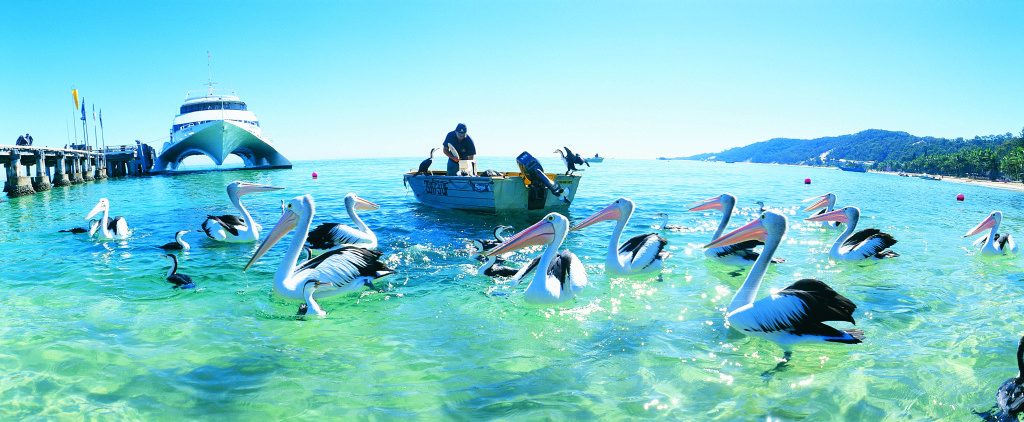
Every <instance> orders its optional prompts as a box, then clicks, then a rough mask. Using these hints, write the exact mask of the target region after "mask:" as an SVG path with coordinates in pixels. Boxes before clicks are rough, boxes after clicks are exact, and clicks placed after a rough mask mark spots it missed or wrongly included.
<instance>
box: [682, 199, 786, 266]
mask: <svg viewBox="0 0 1024 422" xmlns="http://www.w3.org/2000/svg"><path fill="white" fill-rule="evenodd" d="M759 203H760V202H759ZM760 204H762V209H763V205H764V204H763V203H760ZM687 207H691V208H690V209H688V210H687V211H707V210H718V211H721V212H722V220H721V221H719V222H718V229H716V230H715V233H714V234H712V235H711V240H715V239H718V238H720V237H722V234H723V233H725V228H726V227H727V226H728V225H729V220H731V219H732V210H733V208H735V207H736V196H735V195H733V194H731V193H723V194H721V195H718V196H716V197H714V198H708V199H705V200H701V201H697V202H694V203H692V204H689V205H687ZM763 244H764V243H763V242H761V241H759V240H756V239H750V240H747V241H745V242H740V243H736V244H731V245H726V246H720V247H715V248H706V249H704V256H706V257H708V258H711V259H714V260H715V261H718V262H722V263H725V264H731V265H739V266H747V265H750V264H753V263H754V261H756V260H757V257H758V256H759V255H760V254H758V253H757V252H754V248H755V247H757V246H760V245H763ZM785 261H786V260H785V259H784V258H775V259H773V260H772V262H774V263H781V262H785Z"/></svg>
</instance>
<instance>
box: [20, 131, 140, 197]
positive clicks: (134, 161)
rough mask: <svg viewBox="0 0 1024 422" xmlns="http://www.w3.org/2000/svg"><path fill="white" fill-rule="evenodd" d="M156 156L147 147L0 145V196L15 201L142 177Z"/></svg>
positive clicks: (138, 144) (136, 145)
mask: <svg viewBox="0 0 1024 422" xmlns="http://www.w3.org/2000/svg"><path fill="white" fill-rule="evenodd" d="M155 157H156V154H155V152H154V151H153V148H151V147H150V146H149V145H146V144H143V143H140V142H138V141H136V144H135V145H119V146H112V147H107V148H105V149H99V150H93V149H92V148H90V147H86V146H84V145H75V146H74V148H70V149H67V148H49V147H37V146H31V145H28V146H26V145H17V146H16V145H0V163H2V164H3V165H4V170H6V176H7V179H6V181H5V182H4V192H7V196H9V197H16V196H23V195H33V194H35V193H36V192H42V191H46V190H50V189H52V188H54V187H61V186H70V185H74V184H79V183H85V182H89V181H93V180H96V179H106V178H107V177H110V176H127V175H136V174H145V173H147V172H148V171H149V170H150V169H151V168H152V166H153V160H154V159H155Z"/></svg>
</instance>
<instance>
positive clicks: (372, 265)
mask: <svg viewBox="0 0 1024 422" xmlns="http://www.w3.org/2000/svg"><path fill="white" fill-rule="evenodd" d="M380 256H381V252H379V251H371V250H369V249H363V248H358V247H354V246H345V247H342V248H339V249H334V250H331V251H328V252H326V253H324V254H323V255H320V256H318V257H316V258H313V259H311V260H309V261H306V262H303V263H302V265H301V266H299V267H298V268H296V269H295V272H294V273H292V276H293V277H300V278H302V279H304V280H317V281H320V282H321V283H330V284H331V285H332V286H334V289H329V288H327V286H324V287H321V288H320V290H318V291H317V293H318V294H317V297H327V296H333V295H336V294H340V293H344V292H349V291H353V290H356V289H358V288H360V287H362V286H364V285H370V286H372V281H373V280H375V279H378V278H381V277H384V276H387V275H390V274H394V273H395V271H394V270H392V269H390V268H388V267H387V266H386V265H384V263H382V262H380V261H378V259H379V258H380Z"/></svg>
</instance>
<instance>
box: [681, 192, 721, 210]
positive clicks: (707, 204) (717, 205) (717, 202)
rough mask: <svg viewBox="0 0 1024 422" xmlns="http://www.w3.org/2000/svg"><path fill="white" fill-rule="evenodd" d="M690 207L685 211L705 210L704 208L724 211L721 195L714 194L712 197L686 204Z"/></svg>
mask: <svg viewBox="0 0 1024 422" xmlns="http://www.w3.org/2000/svg"><path fill="white" fill-rule="evenodd" d="M686 206H687V207H692V208H690V209H688V210H687V211H706V210H719V211H722V212H725V206H723V205H722V197H721V196H716V197H714V198H708V199H705V200H702V201H697V202H694V203H692V204H688V205H686Z"/></svg>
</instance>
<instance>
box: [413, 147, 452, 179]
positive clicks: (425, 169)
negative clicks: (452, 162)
mask: <svg viewBox="0 0 1024 422" xmlns="http://www.w3.org/2000/svg"><path fill="white" fill-rule="evenodd" d="M439 149H441V148H431V149H430V158H427V159H426V160H423V161H422V162H420V168H419V170H418V171H416V174H417V175H420V174H426V175H428V176H429V175H430V165H431V164H433V163H434V151H437V150H439ZM457 156H458V155H456V157H457Z"/></svg>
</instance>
